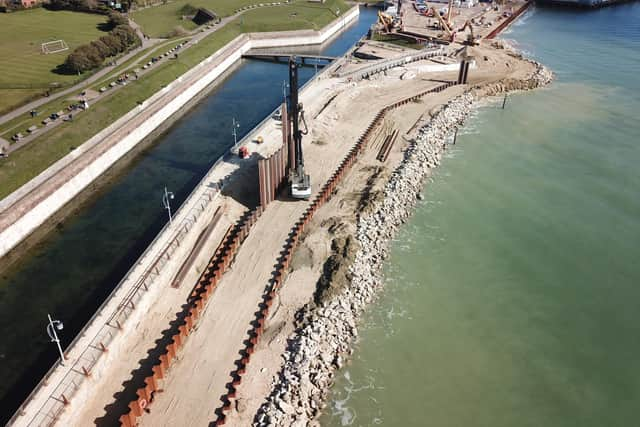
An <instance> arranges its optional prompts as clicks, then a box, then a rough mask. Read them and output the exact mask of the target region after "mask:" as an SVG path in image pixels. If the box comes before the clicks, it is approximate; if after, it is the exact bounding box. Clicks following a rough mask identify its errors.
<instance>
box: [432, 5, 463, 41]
mask: <svg viewBox="0 0 640 427" xmlns="http://www.w3.org/2000/svg"><path fill="white" fill-rule="evenodd" d="M429 11H430V13H431V14H432V15H433V16H435V17H436V18H438V23H439V24H440V28H441V29H442V30H443V31H444V32H445V34H446V36H447V38H448V39H449V41H453V40H454V38H455V36H456V32H455V31H454V30H452V29H451V27H450V25H449V23H448V22H447V21H446V20H445V19H444V18H443V17H442V16H441V15H440V13H439V12H438V11H437V10H435V9H434V8H431V9H429Z"/></svg>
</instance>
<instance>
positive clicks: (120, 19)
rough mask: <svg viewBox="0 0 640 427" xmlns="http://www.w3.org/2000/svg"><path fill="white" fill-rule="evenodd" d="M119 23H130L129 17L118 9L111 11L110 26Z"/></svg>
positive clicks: (112, 26)
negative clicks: (117, 10)
mask: <svg viewBox="0 0 640 427" xmlns="http://www.w3.org/2000/svg"><path fill="white" fill-rule="evenodd" d="M119 25H129V20H128V19H127V17H126V16H124V15H123V14H121V13H119V12H116V11H111V12H109V26H110V27H111V28H116V27H117V26H119Z"/></svg>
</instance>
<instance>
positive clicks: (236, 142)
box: [231, 117, 240, 147]
mask: <svg viewBox="0 0 640 427" xmlns="http://www.w3.org/2000/svg"><path fill="white" fill-rule="evenodd" d="M239 127H240V123H239V122H237V121H236V118H235V117H234V118H233V130H232V131H231V133H232V135H233V146H234V147H235V146H236V145H237V144H238V132H237V129H238V128H239Z"/></svg>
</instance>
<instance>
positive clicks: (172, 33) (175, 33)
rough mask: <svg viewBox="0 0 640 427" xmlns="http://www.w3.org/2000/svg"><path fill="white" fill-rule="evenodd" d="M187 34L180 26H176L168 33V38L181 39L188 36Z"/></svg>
mask: <svg viewBox="0 0 640 427" xmlns="http://www.w3.org/2000/svg"><path fill="white" fill-rule="evenodd" d="M188 34H189V32H188V31H187V30H185V29H184V28H183V27H182V26H181V25H177V26H175V27H173V30H171V31H169V34H168V36H169V38H173V37H182V36H186V35H188Z"/></svg>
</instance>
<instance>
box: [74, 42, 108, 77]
mask: <svg viewBox="0 0 640 427" xmlns="http://www.w3.org/2000/svg"><path fill="white" fill-rule="evenodd" d="M102 61H104V58H103V57H101V56H100V54H99V53H98V51H97V50H96V49H95V48H94V47H93V46H91V45H86V44H85V45H82V46H78V47H77V48H76V49H75V50H74V51H73V52H71V54H70V55H69V56H68V57H67V60H66V61H65V67H66V68H67V69H68V70H69V71H72V72H74V73H82V72H84V71H88V70H92V69H94V68H96V67H99V66H100V65H101V64H102Z"/></svg>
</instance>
